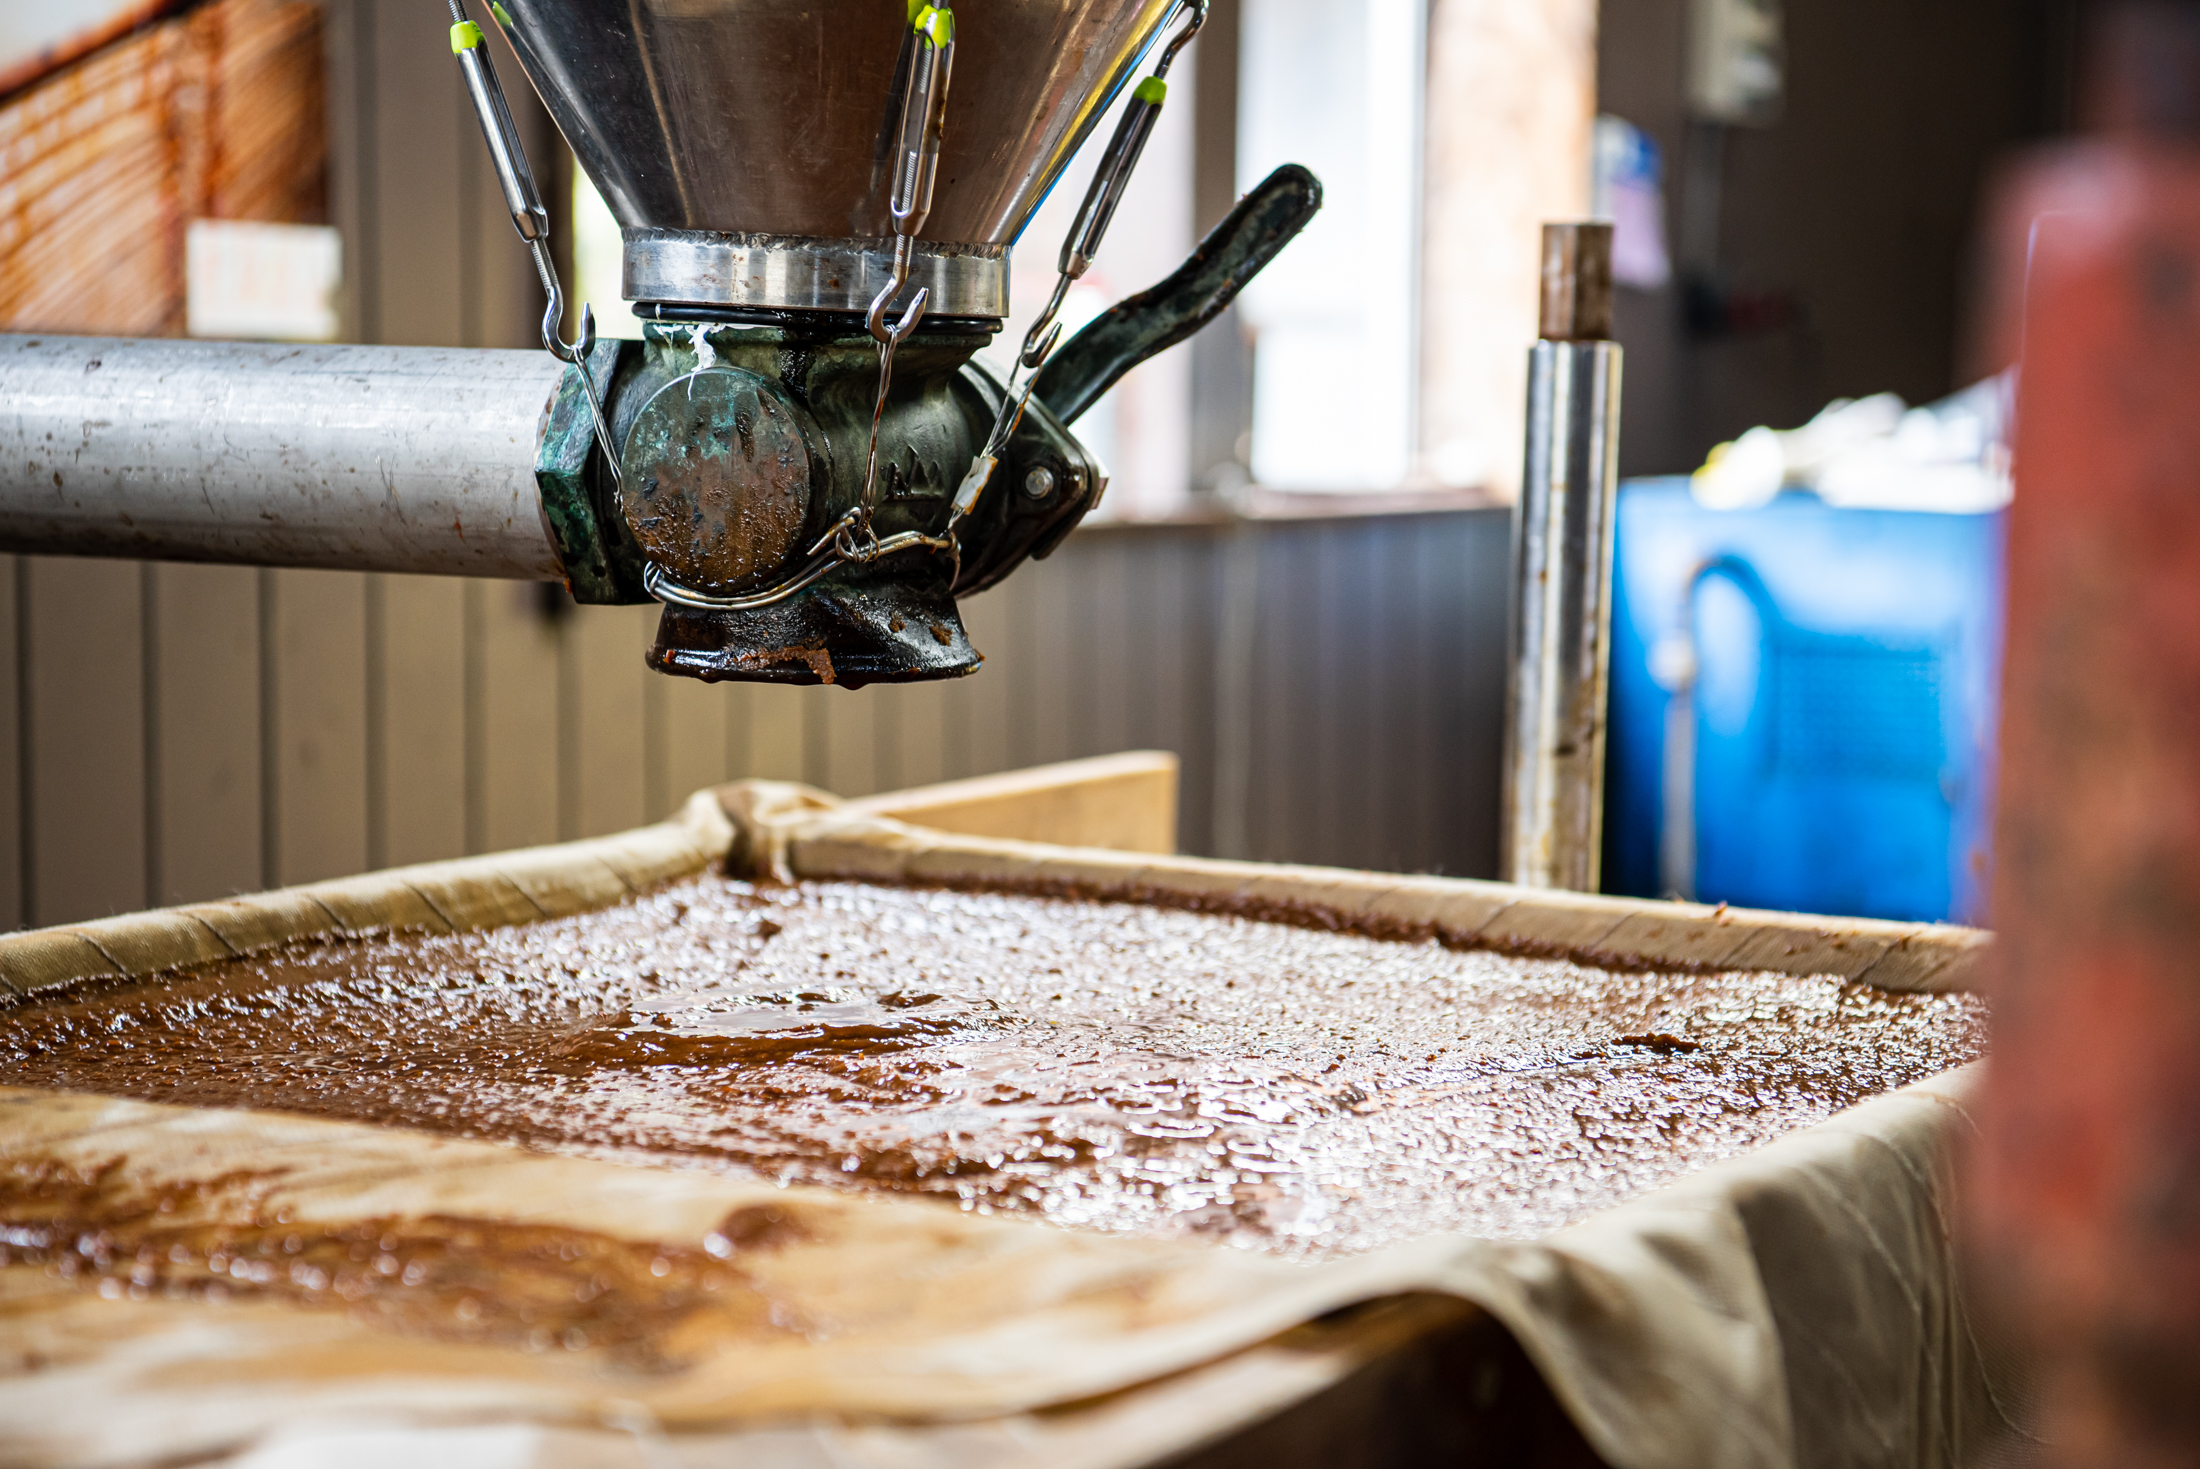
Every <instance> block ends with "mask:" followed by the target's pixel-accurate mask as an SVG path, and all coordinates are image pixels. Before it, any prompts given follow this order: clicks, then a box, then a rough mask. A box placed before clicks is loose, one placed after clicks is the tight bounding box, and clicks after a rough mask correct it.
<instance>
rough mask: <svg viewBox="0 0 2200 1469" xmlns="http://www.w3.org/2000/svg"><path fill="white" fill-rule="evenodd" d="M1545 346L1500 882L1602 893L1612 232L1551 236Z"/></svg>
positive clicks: (1539, 358)
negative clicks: (1600, 873) (1600, 872)
mask: <svg viewBox="0 0 2200 1469" xmlns="http://www.w3.org/2000/svg"><path fill="white" fill-rule="evenodd" d="M1542 318H1543V320H1542V330H1541V334H1540V335H1541V338H1542V339H1541V340H1540V341H1538V342H1537V343H1536V344H1535V347H1534V349H1533V351H1532V352H1531V354H1530V356H1529V359H1528V445H1527V472H1526V474H1525V476H1524V477H1523V479H1522V482H1521V486H1520V502H1519V504H1518V505H1517V506H1516V507H1515V509H1514V512H1513V588H1512V590H1513V595H1512V626H1511V645H1510V653H1511V662H1510V665H1509V667H1508V670H1507V672H1508V678H1507V687H1506V701H1505V702H1506V709H1505V790H1504V804H1503V808H1502V811H1501V813H1500V836H1499V848H1498V867H1499V873H1500V875H1501V876H1502V877H1504V879H1505V880H1506V881H1508V882H1516V883H1521V884H1523V885H1525V886H1528V887H1539V888H1568V889H1572V890H1574V891H1577V892H1594V891H1596V889H1597V883H1598V876H1599V868H1600V866H1601V861H1600V858H1601V851H1600V849H1601V847H1602V845H1603V840H1604V718H1605V698H1606V688H1607V684H1608V682H1609V671H1610V667H1611V624H1612V607H1611V602H1612V513H1613V506H1614V501H1615V498H1616V494H1617V490H1618V484H1619V402H1620V349H1619V346H1618V344H1617V343H1615V342H1613V341H1612V340H1611V335H1612V227H1611V226H1610V225H1608V224H1554V225H1545V226H1544V227H1543V312H1542Z"/></svg>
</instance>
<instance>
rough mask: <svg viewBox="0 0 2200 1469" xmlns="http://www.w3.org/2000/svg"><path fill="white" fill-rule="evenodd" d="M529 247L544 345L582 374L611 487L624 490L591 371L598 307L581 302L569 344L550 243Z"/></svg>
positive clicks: (532, 242)
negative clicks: (539, 299) (576, 331)
mask: <svg viewBox="0 0 2200 1469" xmlns="http://www.w3.org/2000/svg"><path fill="white" fill-rule="evenodd" d="M528 249H529V250H530V251H531V252H532V253H533V254H534V257H535V273H536V274H537V275H539V276H541V277H542V292H543V295H544V297H545V298H546V300H545V304H544V306H543V309H542V345H543V346H544V347H545V348H547V349H548V350H549V353H550V355H551V356H553V357H555V358H557V359H558V360H559V361H560V362H563V363H566V364H568V365H570V366H571V367H572V368H573V370H574V371H575V372H578V373H579V374H580V378H581V388H582V389H583V391H585V392H586V393H587V394H588V416H589V420H590V423H591V425H592V426H593V427H594V428H595V430H596V442H597V444H598V445H600V446H601V447H602V449H603V458H604V463H606V464H608V465H610V466H611V484H612V487H613V488H614V489H619V490H624V489H625V488H626V476H625V474H624V473H623V472H622V471H621V470H620V468H619V455H618V451H617V450H615V449H614V448H612V438H611V425H610V422H609V421H608V420H607V419H606V418H605V417H604V411H603V399H602V398H601V397H600V396H599V395H598V394H597V392H596V377H595V374H593V373H591V372H590V371H589V370H588V358H589V356H590V355H591V354H592V353H593V352H594V351H595V350H596V312H595V308H594V307H592V306H590V305H589V304H588V303H587V302H586V301H583V302H582V303H581V329H580V335H579V336H578V337H577V338H575V339H574V341H573V342H572V344H571V345H568V344H567V343H566V342H565V341H564V339H563V338H562V336H561V335H560V333H561V332H562V331H563V330H564V328H565V291H564V288H563V287H561V286H560V285H559V284H558V273H557V271H556V269H555V268H553V267H552V265H551V263H550V243H549V241H548V240H546V239H537V240H530V241H528Z"/></svg>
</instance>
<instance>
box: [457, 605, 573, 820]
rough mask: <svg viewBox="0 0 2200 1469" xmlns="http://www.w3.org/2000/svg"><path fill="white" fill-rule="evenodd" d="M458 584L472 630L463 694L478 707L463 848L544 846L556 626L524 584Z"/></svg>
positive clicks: (556, 730)
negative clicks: (465, 595)
mask: <svg viewBox="0 0 2200 1469" xmlns="http://www.w3.org/2000/svg"><path fill="white" fill-rule="evenodd" d="M467 590H468V591H469V593H471V594H472V603H471V605H472V607H473V608H474V615H475V619H476V626H477V627H478V632H476V633H475V634H474V635H473V636H472V637H470V638H469V640H468V649H469V652H470V655H471V658H470V665H469V667H470V676H469V680H468V692H469V697H470V699H472V700H473V701H474V703H475V705H476V707H477V708H478V709H479V711H480V712H479V713H478V715H477V716H476V720H475V729H476V730H477V731H478V733H477V734H476V736H475V738H476V740H477V741H478V747H479V748H478V754H477V756H476V759H477V760H478V762H479V763H478V766H477V767H476V768H477V769H478V771H479V774H478V776H477V777H476V778H475V780H474V781H473V782H472V783H471V786H470V789H469V790H468V793H467V794H468V802H469V806H470V807H471V809H472V810H473V811H474V812H475V813H476V815H475V816H474V818H473V821H474V824H475V825H476V830H475V831H474V832H472V833H469V839H468V843H467V845H468V847H469V848H470V849H471V850H474V851H480V852H501V851H506V850H509V849H511V848H513V847H530V846H539V845H541V844H542V843H544V842H554V841H556V840H557V839H558V835H559V816H560V812H561V810H562V803H561V801H560V800H559V799H558V796H557V794H556V793H557V792H558V791H559V790H560V789H561V782H562V768H561V765H560V759H559V757H560V755H561V753H562V752H563V750H564V747H565V741H566V733H565V731H564V729H563V724H562V720H561V714H562V712H563V707H564V706H563V699H562V689H561V682H560V677H559V675H560V669H561V663H562V660H561V658H560V651H561V649H560V636H559V628H558V626H557V624H556V623H554V622H553V621H552V620H551V619H550V618H549V617H547V616H545V615H544V614H543V612H542V611H541V610H540V607H541V604H542V603H543V602H544V600H545V599H544V598H543V597H542V595H541V593H540V592H539V590H538V589H537V588H535V587H533V586H529V585H526V584H524V583H517V582H476V583H474V584H473V585H471V586H470V587H469V588H468V589H467ZM573 824H574V825H575V826H578V825H579V818H578V815H577V814H576V815H575V817H574V820H573Z"/></svg>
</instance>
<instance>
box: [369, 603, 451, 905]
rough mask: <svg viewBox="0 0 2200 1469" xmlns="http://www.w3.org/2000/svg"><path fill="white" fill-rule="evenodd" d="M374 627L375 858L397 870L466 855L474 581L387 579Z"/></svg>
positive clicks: (372, 818) (372, 807)
mask: <svg viewBox="0 0 2200 1469" xmlns="http://www.w3.org/2000/svg"><path fill="white" fill-rule="evenodd" d="M368 591H369V593H370V596H369V607H370V617H371V621H370V623H369V627H368V647H369V654H370V663H369V673H368V691H369V714H368V719H369V733H370V736H371V745H372V749H371V752H370V756H369V759H370V765H369V770H370V774H371V780H370V784H369V788H368V806H367V810H368V828H367V830H368V840H367V852H368V858H367V860H368V861H370V862H372V863H373V864H374V865H376V866H378V867H380V866H396V865H401V864H404V863H411V862H432V861H435V860H437V859H439V858H443V857H455V856H457V855H459V854H460V853H462V852H464V851H465V850H466V809H467V801H466V788H467V781H468V776H469V774H470V772H469V771H468V770H467V762H466V753H467V748H468V743H469V741H468V739H467V728H466V712H467V703H468V700H467V697H466V664H467V659H466V647H465V638H466V633H467V626H466V615H465V602H466V586H465V583H463V582H460V581H456V580H453V579H451V578H449V577H434V576H380V577H374V578H371V579H370V581H369V585H368Z"/></svg>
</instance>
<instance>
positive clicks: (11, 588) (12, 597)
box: [0, 556, 30, 928]
mask: <svg viewBox="0 0 2200 1469" xmlns="http://www.w3.org/2000/svg"><path fill="white" fill-rule="evenodd" d="M23 586H24V574H23V563H22V558H21V557H18V556H0V925H4V926H6V927H8V928H19V927H21V926H22V925H23V923H24V921H25V920H24V914H25V911H26V908H27V905H28V902H29V895H28V893H27V892H26V891H25V887H24V878H25V875H26V874H27V873H28V872H29V870H30V869H29V866H28V864H27V862H26V861H25V858H26V856H27V853H26V851H25V848H26V845H27V842H26V838H27V836H28V832H29V828H28V827H27V826H26V825H25V823H24V819H23V810H24V800H25V797H26V795H27V794H28V792H27V791H26V789H25V786H26V783H27V781H28V778H29V774H30V765H29V762H28V761H26V760H25V759H24V758H23V739H22V735H23V719H22V708H23V703H22V695H23V688H22V673H23V671H24V669H25V668H26V667H27V665H26V663H25V661H24V659H23V657H22V653H23V651H24V650H23V646H22V642H21V639H22V634H23V631H24V621H23V619H22V617H21V616H20V612H21V598H22V594H23Z"/></svg>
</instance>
